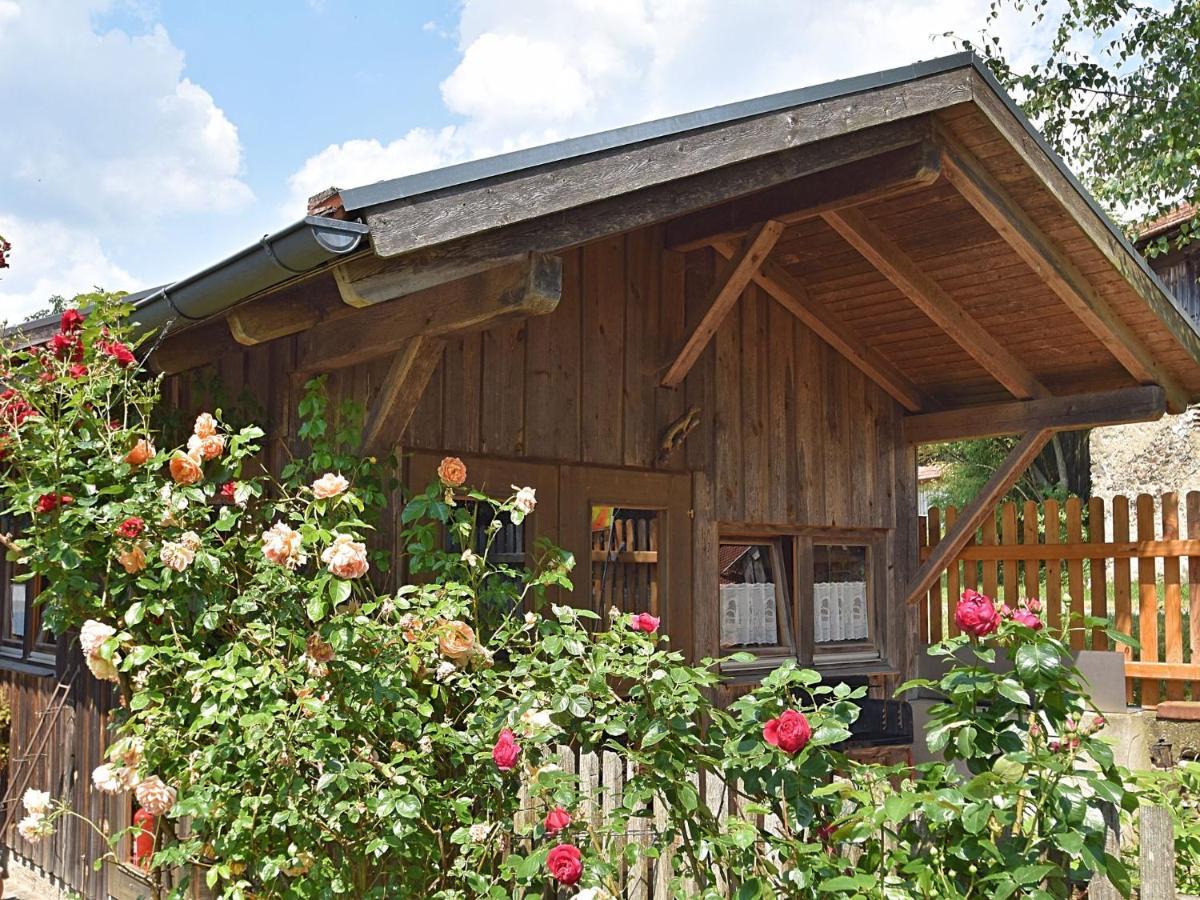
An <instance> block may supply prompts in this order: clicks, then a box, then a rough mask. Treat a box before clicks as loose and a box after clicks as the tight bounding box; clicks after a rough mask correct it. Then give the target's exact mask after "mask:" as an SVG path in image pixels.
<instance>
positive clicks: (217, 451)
mask: <svg viewBox="0 0 1200 900" xmlns="http://www.w3.org/2000/svg"><path fill="white" fill-rule="evenodd" d="M187 446H188V453H198V454H199V455H200V456H202V457H203V458H204V459H216V458H217V457H218V456H220V455H221V454H222V453H224V452H225V438H224V437H223V436H222V435H219V434H210V435H208V436H206V437H200V436H199V435H196V434H193V435H192V436H191V437H190V438H188V444H187Z"/></svg>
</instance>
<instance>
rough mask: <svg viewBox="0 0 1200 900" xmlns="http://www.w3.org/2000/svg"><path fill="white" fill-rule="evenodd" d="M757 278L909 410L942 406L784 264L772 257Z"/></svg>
mask: <svg viewBox="0 0 1200 900" xmlns="http://www.w3.org/2000/svg"><path fill="white" fill-rule="evenodd" d="M714 249H715V250H716V251H717V252H718V253H719V254H721V255H722V256H724V257H725V258H726V259H728V258H729V257H731V256H733V254H734V252H735V245H734V244H732V243H726V242H720V243H717V244H715V245H714ZM754 281H755V282H756V283H757V284H758V286H759V287H761V288H762V289H763V290H764V291H766V292H767V293H768V294H770V295H771V297H772V298H773V299H774V300H775V301H776V302H777V303H779V304H780V305H781V306H783V308H784V309H786V310H787V311H788V312H790V313H791V314H792V315H794V316H795V317H796V318H797V319H799V320H800V321H801V322H803V323H804V324H805V325H806V326H808V328H810V329H812V331H813V332H815V333H816V334H817V336H818V337H820V338H821V340H823V341H825V343H827V344H829V346H831V347H833V349H834V350H836V351H838V353H840V354H842V356H844V357H845V358H846V359H847V360H848V361H849V362H850V363H851V364H852V365H854V366H855V367H856V368H857V369H858V370H859V371H860V372H862V373H863V374H864V375H866V376H867V377H868V378H870V379H871V380H872V381H874V382H875V383H876V384H877V385H879V386H880V387H881V388H883V389H884V390H885V391H887V392H888V394H890V395H891V396H892V397H893V398H894V399H895V400H896V402H897V403H899V404H900V405H901V406H903V407H904V408H905V409H907V410H909V411H910V412H916V411H918V410H931V409H937V408H938V403H937V401H936V400H934V399H933V398H932V397H930V396H929V395H928V394H926V393H925V392H924V391H923V390H921V389H920V388H919V387H917V386H916V385H915V384H914V383H913V382H912V381H910V380H909V379H908V378H907V377H906V376H905V375H904V374H903V373H902V372H901V371H900V370H899V369H897V368H896V367H895V366H894V365H892V364H891V363H890V362H889V361H888V360H887V359H886V358H885V357H884V356H883V355H882V354H881V353H879V352H878V351H877V350H875V349H873V348H872V347H870V346H868V345H867V344H866V343H864V342H863V340H862V339H861V338H860V337H858V335H856V334H855V333H854V331H853V329H851V328H850V327H849V326H848V325H847V324H846V323H845V322H843V321H842V320H841V319H840V318H838V316H837V315H836V314H834V313H833V312H832V311H831V310H830V309H829V308H828V307H826V306H825V304H823V303H821V302H819V301H817V300H814V299H813V297H812V295H811V294H810V293H809V292H808V290H807V289H806V288H805V287H804V285H802V284H801V283H800V282H798V281H797V280H796V279H794V278H793V277H792V276H791V275H789V274H788V273H787V271H786V270H785V269H784V268H783V267H782V266H780V265H778V264H776V263H773V262H771V261H769V260H768V261H767V262H764V263H763V264H762V267H761V268H760V269H759V270H758V272H757V273H756V274H755V275H754Z"/></svg>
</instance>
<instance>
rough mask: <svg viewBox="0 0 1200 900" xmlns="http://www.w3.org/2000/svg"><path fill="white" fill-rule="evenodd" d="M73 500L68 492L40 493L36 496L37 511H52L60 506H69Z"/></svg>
mask: <svg viewBox="0 0 1200 900" xmlns="http://www.w3.org/2000/svg"><path fill="white" fill-rule="evenodd" d="M74 502H75V498H74V497H72V496H71V495H70V494H55V493H53V492H51V493H49V494H42V496H40V497H38V502H37V511H38V512H39V513H49V512H54V510H56V509H58V507H60V506H70V505H71V504H72V503H74Z"/></svg>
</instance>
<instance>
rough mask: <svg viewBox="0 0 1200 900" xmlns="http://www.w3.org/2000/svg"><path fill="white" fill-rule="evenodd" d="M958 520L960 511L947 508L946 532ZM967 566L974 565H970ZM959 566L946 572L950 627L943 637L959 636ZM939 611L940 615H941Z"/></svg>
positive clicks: (953, 566) (951, 507)
mask: <svg viewBox="0 0 1200 900" xmlns="http://www.w3.org/2000/svg"><path fill="white" fill-rule="evenodd" d="M957 519H958V510H957V509H956V508H955V507H953V506H947V507H946V530H947V531H949V530H950V529H951V528H953V527H954V523H955V521H956V520H957ZM967 565H973V563H968V564H967ZM958 572H959V564H958V561H957V560H955V561H954V562H953V563H951V564H950V567H949V568H948V569H947V570H946V623H947V625H948V626H949V631H948V634H944V635H943V637H947V636H950V637H953V636H954V635H956V634H958V622H957V621H956V620H955V618H954V610H955V609H957V608H958V601H959V600H961V599H962V584H961V583H960V581H959V577H958ZM940 611H941V610H940V609H939V613H940Z"/></svg>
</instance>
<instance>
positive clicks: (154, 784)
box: [134, 775, 175, 816]
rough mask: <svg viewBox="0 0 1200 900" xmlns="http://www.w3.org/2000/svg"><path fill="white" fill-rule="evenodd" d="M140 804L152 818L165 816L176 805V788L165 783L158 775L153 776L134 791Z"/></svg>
mask: <svg viewBox="0 0 1200 900" xmlns="http://www.w3.org/2000/svg"><path fill="white" fill-rule="evenodd" d="M134 796H136V797H137V802H138V804H139V805H140V806H141V807H142V809H144V810H145V811H146V812H148V813H150V815H152V816H165V815H166V814H167V813H169V812H170V811H171V807H172V806H174V805H175V788H173V787H169V786H167V785H166V784H164V783H163V780H162V779H161V778H159V777H158V776H157V775H151V776H150V777H149V778H147V779H146V780H145V781H143V782H142V783H141V784H139V785H138V786H137V788H136V790H135V791H134Z"/></svg>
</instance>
